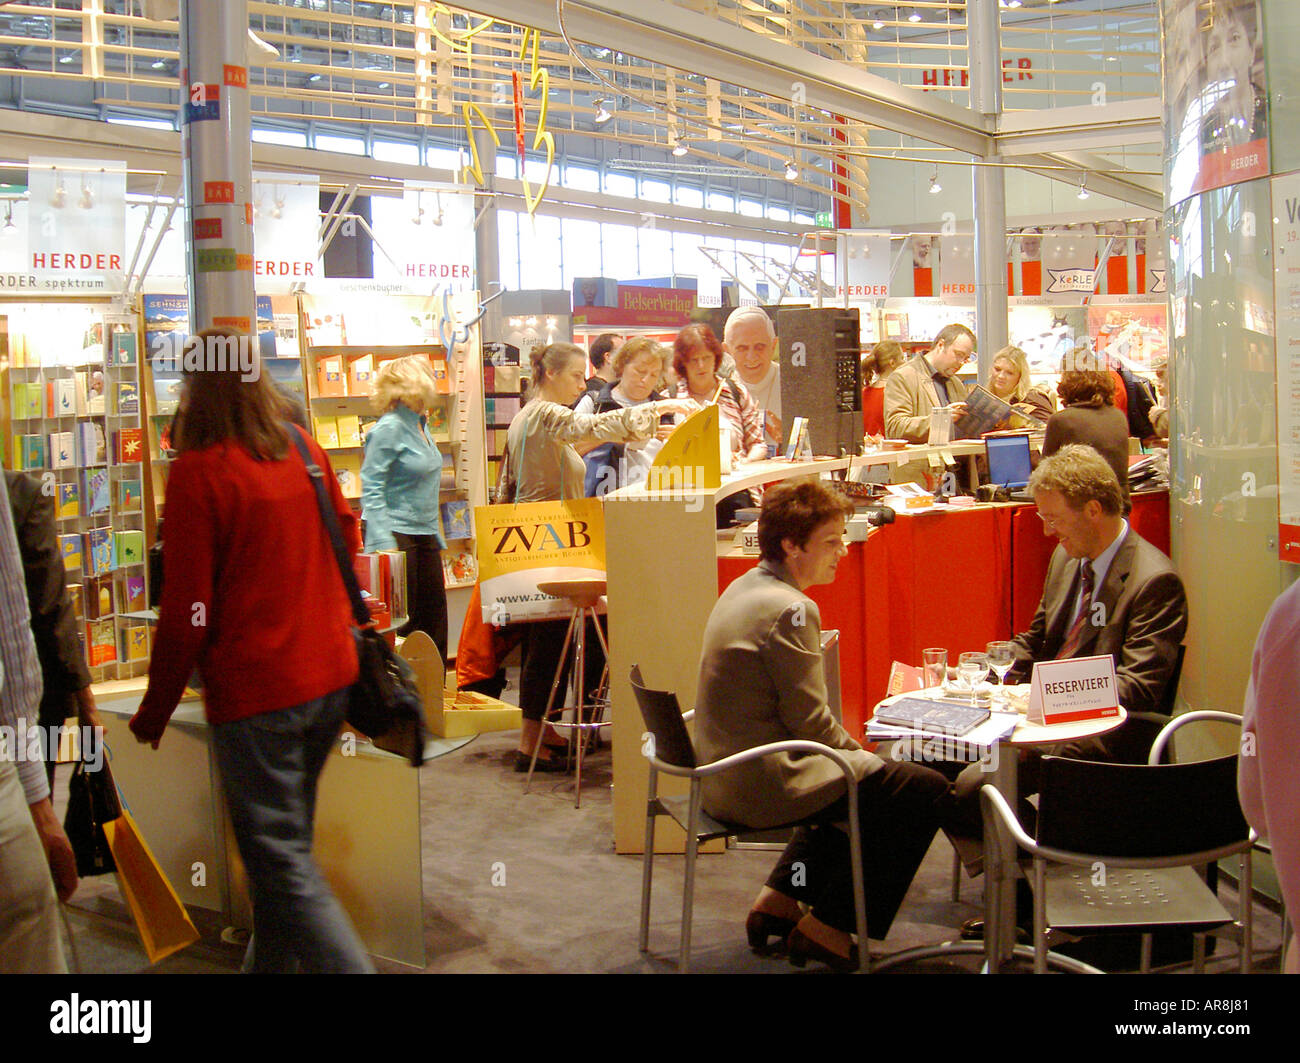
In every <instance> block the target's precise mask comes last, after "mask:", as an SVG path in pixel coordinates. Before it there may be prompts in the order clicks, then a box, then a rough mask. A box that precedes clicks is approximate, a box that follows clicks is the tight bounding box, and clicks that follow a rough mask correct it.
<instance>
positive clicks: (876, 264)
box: [838, 233, 893, 306]
mask: <svg viewBox="0 0 1300 1063" xmlns="http://www.w3.org/2000/svg"><path fill="white" fill-rule="evenodd" d="M843 247H844V255H845V281H844V284H842V285H841V286H840V290H839V292H838V294H839V295H840V296H841V297H843V298H846V299H847V300H848V302H849V305H850V306H852V305H853V304H854V303H855V302H858V301H860V300H864V299H887V298H888V297H889V270H890V266H891V264H892V262H893V258H892V251H891V249H890V238H889V236H887V235H883V236H882V235H875V234H867V233H845V234H844V243H843Z"/></svg>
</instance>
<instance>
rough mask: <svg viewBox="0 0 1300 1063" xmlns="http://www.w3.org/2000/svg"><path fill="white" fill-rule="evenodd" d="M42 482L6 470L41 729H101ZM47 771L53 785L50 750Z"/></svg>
mask: <svg viewBox="0 0 1300 1063" xmlns="http://www.w3.org/2000/svg"><path fill="white" fill-rule="evenodd" d="M44 484H45V481H43V480H42V479H40V478H39V477H36V476H32V475H30V474H29V473H24V472H12V471H10V470H8V469H6V470H5V486H6V487H7V488H8V490H9V508H10V509H11V510H12V511H13V518H14V531H15V532H17V534H18V549H19V552H20V553H21V554H22V559H23V577H24V580H25V582H26V584H27V604H28V607H29V608H30V609H31V614H32V635H33V637H34V638H35V639H36V654H37V656H38V657H39V658H40V662H41V678H42V679H43V681H44V684H45V690H44V693H43V694H42V696H41V705H40V712H39V715H38V721H39V723H40V725H41V727H42V728H50V727H59V726H61V725H62V724H63V721H64V720H66V719H67V718H68V717H69V716H72V715H74V714H75V715H77V716H78V717H79V718H80V722H81V723H82V724H83V725H84V726H89V727H98V726H99V715H98V713H97V711H96V709H95V695H94V694H93V693H92V691H91V689H90V671H89V669H88V668H87V667H86V656H85V652H84V651H83V650H82V647H81V639H80V637H79V636H78V627H77V625H78V623H79V621H78V619H77V616H76V613H75V612H74V611H73V608H72V603H71V602H70V601H69V600H68V588H67V585H66V583H65V581H64V571H63V556H62V554H61V552H60V550H59V540H58V535H57V532H56V527H55V522H54V494H53V493H52V492H47V491H45V490H44ZM45 733H47V734H48V733H49V731H48V730H47V731H46V732H45ZM45 771H46V774H47V775H48V776H49V778H50V784H51V786H52V785H53V782H54V751H53V750H49V751H48V752H47V760H46V764H45Z"/></svg>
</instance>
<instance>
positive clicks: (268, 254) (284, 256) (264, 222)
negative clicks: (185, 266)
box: [194, 173, 322, 295]
mask: <svg viewBox="0 0 1300 1063" xmlns="http://www.w3.org/2000/svg"><path fill="white" fill-rule="evenodd" d="M252 211H253V275H254V278H255V280H254V285H255V287H256V288H257V292H258V294H259V295H287V294H288V293H289V292H290V290H291V289H292V288H293V286H294V285H295V284H304V283H305V284H310V283H311V282H312V281H314V280H317V279H319V278H320V277H321V275H322V272H321V268H320V255H319V254H318V251H319V249H320V223H321V216H320V178H319V177H317V176H315V175H314V174H282V173H275V174H273V173H255V174H254V175H253V203H252ZM211 223H216V224H217V225H218V226H220V223H221V219H220V218H202V219H196V221H195V226H196V231H195V233H194V238H195V246H196V247H201V246H202V243H201V241H202V240H204V239H209V238H210V239H220V238H221V232H220V230H219V228H218V230H217V231H216V232H200V231H198V229H197V227H198V226H200V225H204V224H211Z"/></svg>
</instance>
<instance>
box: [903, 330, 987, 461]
mask: <svg viewBox="0 0 1300 1063" xmlns="http://www.w3.org/2000/svg"><path fill="white" fill-rule="evenodd" d="M974 354H975V333H973V332H971V330H970V329H968V328H967V327H966V326H965V325H956V324H954V325H945V326H944V327H943V329H941V330H940V332H939V335H937V336H936V337H935V338H934V346H933V347H931V348H930V353H929V354H918V355H917V356H916V357H915V358H913V359H912V360H911V361H910V362H908V363H907V364H906V365H904V366H902V367H900V368H899V369H896V370H895V371H894V372H893V373H892V374H891V375H890V377H889V380H888V381H887V382H886V383H885V433H886V434H887V435H888V436H889V438H891V439H906V440H908V441H909V442H911V443H924V442H925V441H926V440H927V439H929V437H930V411H931V410H933V409H935V408H937V407H940V406H951V407H952V410H953V420H954V421H959V420H961V418H962V417H963V416H964V415H965V413H966V404H965V403H964V402H963V401H962V400H964V399H965V398H966V385H965V384H963V383H962V382H961V381H960V380H958V379H957V376H956V374H957V370H959V369H960V368H961V367H962V366H963V365H965V364H966V363H967V362H968V361H970V359H971V358H972V357H973V356H974Z"/></svg>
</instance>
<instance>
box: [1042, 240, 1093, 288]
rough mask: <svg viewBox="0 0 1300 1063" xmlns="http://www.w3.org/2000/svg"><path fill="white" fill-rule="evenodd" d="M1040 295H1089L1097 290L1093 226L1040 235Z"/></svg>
mask: <svg viewBox="0 0 1300 1063" xmlns="http://www.w3.org/2000/svg"><path fill="white" fill-rule="evenodd" d="M1042 254H1043V293H1044V294H1045V295H1061V294H1064V293H1067V292H1078V293H1082V294H1085V295H1088V294H1091V293H1092V292H1093V291H1094V290H1095V289H1096V287H1097V237H1096V234H1095V233H1094V232H1093V231H1092V226H1087V227H1086V228H1083V229H1053V230H1051V231H1050V232H1046V233H1044V234H1043V244H1042Z"/></svg>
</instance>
